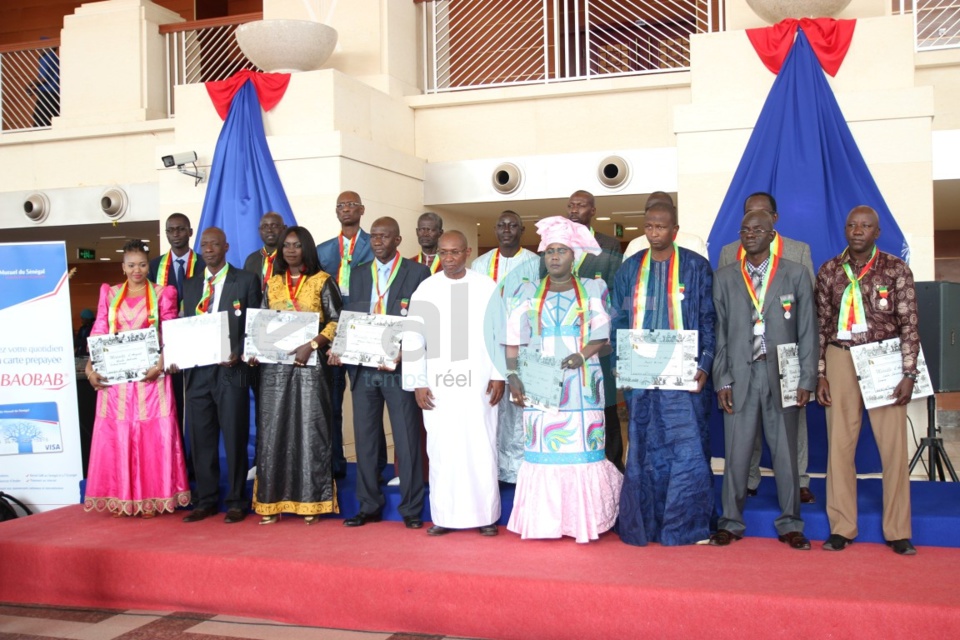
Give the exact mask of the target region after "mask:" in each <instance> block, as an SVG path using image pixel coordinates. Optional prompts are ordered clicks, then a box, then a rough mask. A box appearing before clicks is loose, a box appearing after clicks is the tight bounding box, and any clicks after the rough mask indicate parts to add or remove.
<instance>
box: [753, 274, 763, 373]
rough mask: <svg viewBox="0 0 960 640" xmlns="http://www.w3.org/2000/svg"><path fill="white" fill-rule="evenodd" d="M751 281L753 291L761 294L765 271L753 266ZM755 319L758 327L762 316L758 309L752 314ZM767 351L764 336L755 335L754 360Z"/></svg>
mask: <svg viewBox="0 0 960 640" xmlns="http://www.w3.org/2000/svg"><path fill="white" fill-rule="evenodd" d="M750 280H751V281H752V282H753V290H754V291H757V292H759V291H760V287H761V286H762V285H763V271H761V270H760V269H755V268H753V267H752V266H751V267H750ZM751 315H752V317H753V322H754V325H756V322H757V320H758V319H759V318H760V314H759V313H757V310H756V308H754V309H753V313H752V314H751ZM764 353H766V351H765V350H764V344H763V335H757V334H754V335H753V359H754V360H756V359H757V358H759V357H760V356H762V355H763V354H764Z"/></svg>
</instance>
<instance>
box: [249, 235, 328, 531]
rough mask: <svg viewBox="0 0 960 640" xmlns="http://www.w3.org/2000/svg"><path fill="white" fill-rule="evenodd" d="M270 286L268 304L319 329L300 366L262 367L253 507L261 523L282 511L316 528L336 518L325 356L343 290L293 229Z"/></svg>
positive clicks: (298, 358) (298, 357) (299, 357)
mask: <svg viewBox="0 0 960 640" xmlns="http://www.w3.org/2000/svg"><path fill="white" fill-rule="evenodd" d="M285 233H286V237H285V238H284V240H283V245H282V246H281V248H280V252H279V253H278V254H277V258H276V261H275V262H274V267H273V273H274V275H273V277H271V278H270V280H269V281H268V282H267V289H266V292H265V293H264V297H263V306H264V307H265V308H269V309H277V310H280V311H315V312H319V313H320V325H319V327H318V328H317V335H316V337H314V338H313V340H311V341H309V342H307V343H305V344H302V345H300V346H299V347H297V349H296V350H295V359H294V364H292V365H291V364H264V365H262V367H261V377H260V404H259V416H258V420H257V478H256V483H255V488H254V497H253V508H254V511H256V512H257V513H258V514H260V515H261V516H262V519H261V520H260V524H272V523H274V522H276V521H277V520H278V519H279V518H280V514H281V513H293V514H296V515H301V516H305V518H304V520H305V521H306V523H307V524H313V523H314V522H316V521H317V518H318V516H319V515H320V514H322V513H337V512H339V507H338V506H337V493H336V488H335V487H334V483H333V477H332V466H331V453H332V448H331V430H330V416H331V408H332V407H331V400H330V387H329V384H328V382H327V375H326V371H325V367H326V366H327V365H326V360H327V359H326V357H323V356H320V354H317V356H318V357H317V358H316V360H317V364H315V365H307V364H306V362H307V361H308V360H309V358H310V356H311V355H312V353H313V352H314V351H318V350H321V349H323V350H326V347H327V346H328V345H329V344H330V342H331V341H332V340H333V336H334V333H336V330H337V320H338V319H339V317H340V308H341V301H340V290H339V288H337V284H336V282H335V281H334V279H333V278H332V277H330V275H329V274H327V273H324V272H323V271H321V270H320V263H319V261H318V260H317V246H316V244H315V243H314V240H313V236H311V235H310V232H309V231H307V230H306V229H304V228H303V227H290V228H288V229H287V230H286V232H285Z"/></svg>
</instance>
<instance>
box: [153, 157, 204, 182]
mask: <svg viewBox="0 0 960 640" xmlns="http://www.w3.org/2000/svg"><path fill="white" fill-rule="evenodd" d="M160 159H161V160H163V166H164V167H166V168H168V169H169V168H170V167H176V168H177V171H179V172H180V173H182V174H183V175H185V176H190V177H191V178H194V183H193V186H197V185H198V184H200V183H201V182H202V181H203V179H204V178H205V177H206V175H205V174H204V173H203V171H201V170H200V169H197V152H196V151H184V152H183V153H175V154H173V155H172V156H162V157H161V158H160ZM188 164H189V165H191V166H192V167H193V168H192V169H187V168H186V167H185V165H188Z"/></svg>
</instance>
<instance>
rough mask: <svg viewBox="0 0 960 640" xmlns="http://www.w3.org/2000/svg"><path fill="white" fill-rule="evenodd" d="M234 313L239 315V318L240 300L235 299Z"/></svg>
mask: <svg viewBox="0 0 960 640" xmlns="http://www.w3.org/2000/svg"><path fill="white" fill-rule="evenodd" d="M233 315H235V316H237V317H238V318H239V317H240V301H239V300H234V301H233Z"/></svg>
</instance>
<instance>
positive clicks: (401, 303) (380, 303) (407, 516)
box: [328, 217, 430, 529]
mask: <svg viewBox="0 0 960 640" xmlns="http://www.w3.org/2000/svg"><path fill="white" fill-rule="evenodd" d="M401 240H402V238H401V237H400V226H399V225H398V224H397V221H396V220H394V219H393V218H388V217H384V218H379V219H378V220H376V221H375V222H374V223H373V226H372V227H370V249H371V250H372V251H373V256H374V259H373V261H372V262H365V263H363V264H360V265H358V266H356V267H354V268H353V273H352V275H351V277H350V298H349V302H348V303H347V304H346V305H345V306H344V310H346V311H357V312H359V313H378V314H383V315H390V316H401V317H402V316H405V315H407V308H408V305H409V304H410V297H411V296H412V295H413V292H414V291H416V289H417V287H418V286H420V283H421V282H423V281H424V280H426V279H427V278H429V277H430V269H429V268H428V267H426V266H424V265H422V264H418V263H417V262H415V261H414V260H407V259H404V258H401V257H400V253H399V252H398V251H397V247H399V246H400V241H401ZM341 322H342V319H341ZM341 326H342V324H341ZM328 362H329V363H330V364H332V365H339V364H340V359H339V358H338V357H337V356H336V354H334V353H333V352H332V351H331V352H330V353H329V356H328ZM345 368H346V369H347V373H348V375H349V376H350V385H351V386H350V389H351V393H352V396H353V431H354V438H355V439H356V449H357V497H358V498H359V499H360V513H358V514H357V515H356V516H354V517H352V518H348V519H346V520H344V521H343V524H344V525H345V526H348V527H362V526H363V525H365V524H366V523H368V522H379V521H380V520H381V519H382V518H383V506H384V504H386V501H385V499H384V496H383V491H381V490H380V471H379V469H378V461H377V460H378V457H379V452H380V448H381V445H380V441H381V440H382V439H383V437H384V434H383V405H384V402H386V405H387V410H388V411H389V412H390V424H391V426H392V427H393V443H394V453H395V455H396V459H397V461H398V466H399V468H398V469H397V476H398V477H399V478H400V504H399V506H398V507H397V510H398V511H399V512H400V515H401V516H403V522H404V524H405V525H406V527H407V528H408V529H419V528H421V527H422V526H423V520H421V518H420V513H421V511H423V493H424V488H423V487H424V483H423V458H422V456H421V443H420V422H421V419H422V418H421V413H420V407H419V406H418V405H417V400H416V398H415V396H414V393H413V392H412V391H404V390H403V386H402V384H401V380H402V375H403V372H402V371H401V367H400V364H399V363H397V365H396V369H395V370H393V371H390V370H387V369H385V368H380V369H374V368H372V367H363V366H356V365H346V367H345Z"/></svg>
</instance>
